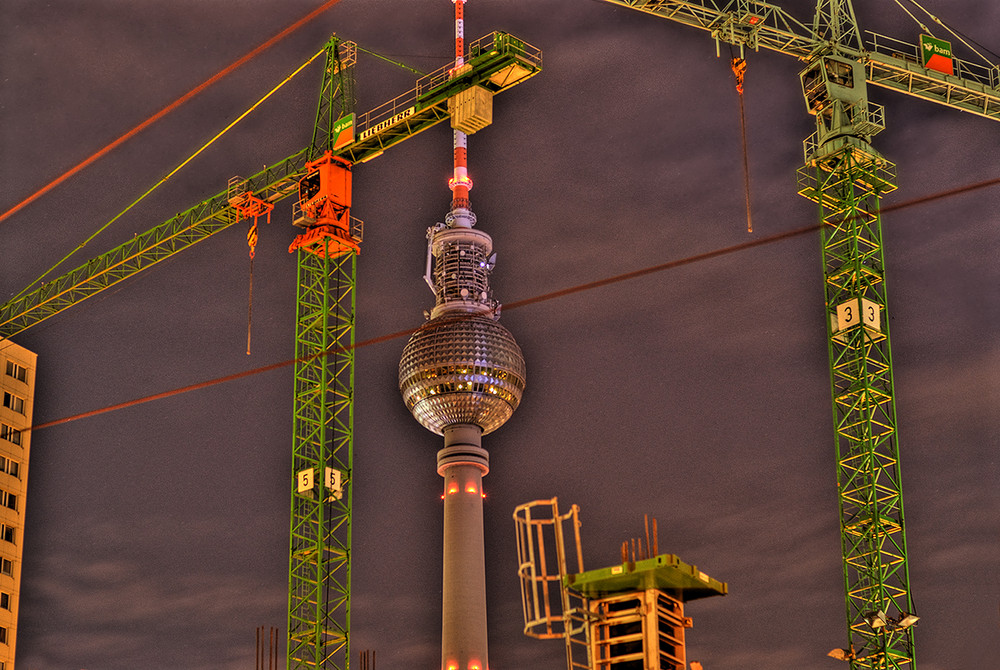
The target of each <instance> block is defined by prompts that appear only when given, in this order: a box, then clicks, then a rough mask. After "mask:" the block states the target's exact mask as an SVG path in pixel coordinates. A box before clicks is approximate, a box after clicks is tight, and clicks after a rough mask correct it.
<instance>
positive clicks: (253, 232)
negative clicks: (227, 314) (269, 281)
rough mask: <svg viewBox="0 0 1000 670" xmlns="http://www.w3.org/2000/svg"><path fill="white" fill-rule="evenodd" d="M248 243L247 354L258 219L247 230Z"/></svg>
mask: <svg viewBox="0 0 1000 670" xmlns="http://www.w3.org/2000/svg"><path fill="white" fill-rule="evenodd" d="M247 245H248V246H249V247H250V296H249V298H248V299H247V356H249V355H250V328H251V326H252V325H253V257H254V253H255V252H256V251H257V219H256V218H255V219H254V220H253V223H251V224H250V229H249V230H248V231H247Z"/></svg>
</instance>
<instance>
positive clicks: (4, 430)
mask: <svg viewBox="0 0 1000 670" xmlns="http://www.w3.org/2000/svg"><path fill="white" fill-rule="evenodd" d="M0 438H3V439H5V440H7V441H8V442H13V443H14V444H21V431H19V430H18V429H17V428H14V427H13V426H8V425H7V424H5V423H0Z"/></svg>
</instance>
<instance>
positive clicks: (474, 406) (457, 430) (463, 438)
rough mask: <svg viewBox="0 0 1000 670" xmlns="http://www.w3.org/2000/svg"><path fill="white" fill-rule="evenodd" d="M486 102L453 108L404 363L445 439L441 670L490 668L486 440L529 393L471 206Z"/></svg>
mask: <svg viewBox="0 0 1000 670" xmlns="http://www.w3.org/2000/svg"><path fill="white" fill-rule="evenodd" d="M454 4H455V71H456V73H457V72H460V71H461V68H462V67H463V64H464V59H463V51H464V44H463V42H464V39H463V32H464V26H463V23H464V18H463V10H464V7H463V5H464V4H465V0H455V1H454ZM476 88H478V87H476ZM483 93H485V96H484V95H483ZM456 97H458V96H456ZM484 99H485V102H486V105H485V106H486V107H489V103H490V102H491V101H492V100H491V98H490V97H489V94H488V92H485V90H484V89H479V90H478V91H475V90H473V91H470V94H469V95H468V96H464V99H460V100H457V101H455V105H454V109H453V111H452V127H453V128H455V130H454V172H453V176H452V178H451V180H450V181H449V187H450V188H451V191H452V201H451V210H450V211H449V212H448V214H447V216H446V217H445V223H438V224H436V225H434V226H432V227H431V228H430V229H429V230H428V231H427V238H428V245H427V269H426V274H425V276H424V279H425V280H426V281H427V283H428V285H429V286H430V287H431V290H433V292H434V296H435V305H434V308H433V309H432V310H431V311H430V312H429V313H426V312H425V314H427V316H428V321H427V322H426V323H425V324H424V325H423V326H421V327H420V328H419V329H418V330H417V331H416V332H415V333H414V334H413V335H412V336H411V337H410V340H409V342H407V344H406V347H405V348H404V349H403V355H402V359H401V360H400V363H399V389H400V392H401V393H402V395H403V400H404V402H405V403H406V407H407V408H408V409H409V410H410V412H411V413H412V414H413V416H414V418H415V419H416V420H417V421H419V422H420V424H421V425H423V426H424V427H425V428H427V429H428V430H430V431H432V432H434V433H437V434H438V435H443V436H444V448H443V449H441V450H440V451H439V452H438V454H437V472H438V474H440V475H441V476H442V477H443V478H444V494H443V495H442V498H443V499H444V552H443V553H444V555H443V577H442V580H443V583H442V606H441V670H487V669H488V668H489V658H488V653H487V632H486V560H485V549H484V544H483V488H482V483H483V476H485V475H486V473H488V472H489V453H488V452H487V451H486V450H485V449H484V448H483V446H482V436H483V435H485V434H486V433H490V432H492V431H494V430H496V429H497V428H499V427H500V426H502V425H503V424H504V423H505V422H506V421H507V419H509V418H510V416H511V415H512V414H513V413H514V410H515V409H516V408H517V405H518V403H519V402H520V400H521V394H522V393H523V391H524V386H525V365H524V357H523V355H522V354H521V349H520V347H518V346H517V342H515V341H514V337H513V336H512V335H511V334H510V332H509V331H508V330H507V329H506V328H504V327H503V326H501V325H500V323H499V322H498V319H499V316H500V304H499V303H498V302H497V301H495V300H493V297H492V293H491V291H490V286H489V275H490V272H491V271H492V270H493V265H494V263H495V259H496V254H494V253H493V240H492V239H491V238H490V236H489V235H488V234H486V233H484V232H482V231H480V230H476V229H475V228H474V226H475V224H476V216H475V214H474V213H473V212H472V209H471V204H470V201H469V189H470V188H472V180H471V179H470V178H469V173H468V169H467V163H466V148H467V134H466V130H467V129H468V130H470V131H471V132H474V131H475V130H477V129H478V128H481V127H483V126H484V125H486V124H488V123H489V120H491V116H492V115H491V108H490V109H489V110H487V113H486V115H485V116H486V117H489V120H486V119H484V117H483V115H482V114H478V113H475V112H474V113H472V114H471V115H470V114H468V110H469V108H470V107H472V108H474V107H477V106H482V104H481V103H482V102H483V100H484ZM463 110H464V111H463ZM470 116H471V117H472V119H473V120H472V121H471V124H470V122H469V117H470ZM476 118H478V119H479V120H478V121H477V120H475V119H476ZM432 266H433V272H432V269H431V268H432Z"/></svg>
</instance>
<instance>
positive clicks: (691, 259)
mask: <svg viewBox="0 0 1000 670" xmlns="http://www.w3.org/2000/svg"><path fill="white" fill-rule="evenodd" d="M997 185H1000V177H998V178H995V179H989V180H986V181H981V182H978V183H975V184H969V185H967V186H961V187H958V188H954V189H950V190H947V191H941V192H939V193H934V194H931V195H927V196H922V197H919V198H914V199H912V200H907V201H905V202H901V203H897V204H894V205H889V206H886V207H883V208H882V209H881V213H882V214H885V213H888V212H893V211H898V210H900V209H904V208H906V207H914V206H916V205H922V204H925V203H928V202H933V201H936V200H942V199H944V198H948V197H952V196H956V195H962V194H964V193H969V192H972V191H977V190H979V189H983V188H987V187H990V186H997ZM821 227H822V224H819V223H816V224H812V225H809V226H803V227H801V228H796V229H794V230H789V231H786V232H783V233H776V234H774V235H768V236H766V237H760V238H758V239H756V240H750V241H747V242H741V243H740V244H734V245H732V246H728V247H722V248H721V249H715V250H713V251H707V252H705V253H701V254H695V255H692V256H687V257H685V258H679V259H677V260H673V261H668V262H666V263H660V264H658V265H652V266H649V267H646V268H642V269H640V270H633V271H631V272H625V273H622V274H618V275H614V276H611V277H605V278H604V279H598V280H596V281H592V282H586V283H583V284H577V285H576V286H570V287H568V288H564V289H560V290H558V291H551V292H549V293H542V294H540V295H537V296H534V297H531V298H525V299H523V300H516V301H514V302H511V303H507V304H505V305H504V309H505V310H508V311H509V310H512V309H518V308H521V307H527V306H528V305H535V304H538V303H540V302H546V301H548V300H554V299H556V298H563V297H565V296H568V295H572V294H574V293H582V292H584V291H590V290H593V289H596V288H601V287H603V286H610V285H612V284H618V283H620V282H624V281H629V280H632V279H638V278H639V277H645V276H647V275H651V274H656V273H658V272H664V271H666V270H673V269H675V268H679V267H682V266H685V265H691V264H693V263H697V262H700V261H706V260H709V259H712V258H719V257H721V256H728V255H730V254H734V253H738V252H740V251H746V250H748V249H753V248H756V247H760V246H764V245H767V244H773V243H775V242H782V241H784V240H788V239H791V238H793V237H798V236H800V235H805V234H806V233H811V232H816V231H818V230H819V229H820V228H821ZM457 318H458V317H457ZM419 328H420V326H415V327H413V328H407V329H406V330H400V331H396V332H395V333H389V334H386V335H380V336H378V337H373V338H369V339H367V340H362V341H360V342H355V343H354V344H352V345H349V346H345V347H339V348H337V349H331V350H329V351H325V352H323V353H320V354H315V355H313V356H309V357H307V358H293V359H290V360H286V361H281V362H279V363H272V364H270V365H265V366H263V367H258V368H253V369H250V370H244V371H243V372H237V373H234V374H231V375H226V376H224V377H217V378H215V379H209V380H207V381H203V382H198V383H196V384H189V385H187V386H182V387H180V388H176V389H173V390H170V391H163V392H161V393H155V394H153V395H148V396H144V397H142V398H136V399H134V400H128V401H126V402H122V403H117V404H115V405H108V406H107V407H102V408H100V409H95V410H91V411H89V412H82V413H80V414H74V415H72V416H67V417H64V418H62V419H56V420H54V421H46V422H45V423H41V424H38V425H36V426H33V427H32V429H31V430H36V431H37V430H42V429H43V428H51V427H52V426H58V425H62V424H64V423H70V422H72V421H77V420H79V419H87V418H90V417H93V416H98V415H101V414H107V413H108V412H114V411H117V410H120V409H125V408H127V407H134V406H136V405H141V404H144V403H147V402H152V401H154V400H163V399H164V398H170V397H173V396H176V395H180V394H182V393H187V392H188V391H197V390H199V389H203V388H208V387H210V386H217V385H219V384H224V383H226V382H231V381H236V380H238V379H244V378H246V377H251V376H254V375H258V374H262V373H265V372H272V371H274V370H279V369H281V368H285V367H288V366H291V365H295V364H296V363H302V362H308V361H310V360H314V359H315V358H317V357H319V356H330V355H335V354H339V353H344V352H347V351H352V350H356V349H360V348H362V347H367V346H371V345H375V344H381V343H382V342H388V341H390V340H395V339H399V338H402V337H408V336H410V335H412V334H413V333H415V332H416V331H417V330H418V329H419Z"/></svg>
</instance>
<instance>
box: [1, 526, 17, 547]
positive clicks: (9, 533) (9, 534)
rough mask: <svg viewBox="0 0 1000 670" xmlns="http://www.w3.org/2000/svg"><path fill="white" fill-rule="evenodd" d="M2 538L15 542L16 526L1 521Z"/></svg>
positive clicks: (5, 540)
mask: <svg viewBox="0 0 1000 670" xmlns="http://www.w3.org/2000/svg"><path fill="white" fill-rule="evenodd" d="M0 540H3V541H4V542H10V543H11V544H14V527H13V526H8V525H7V524H5V523H0Z"/></svg>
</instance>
